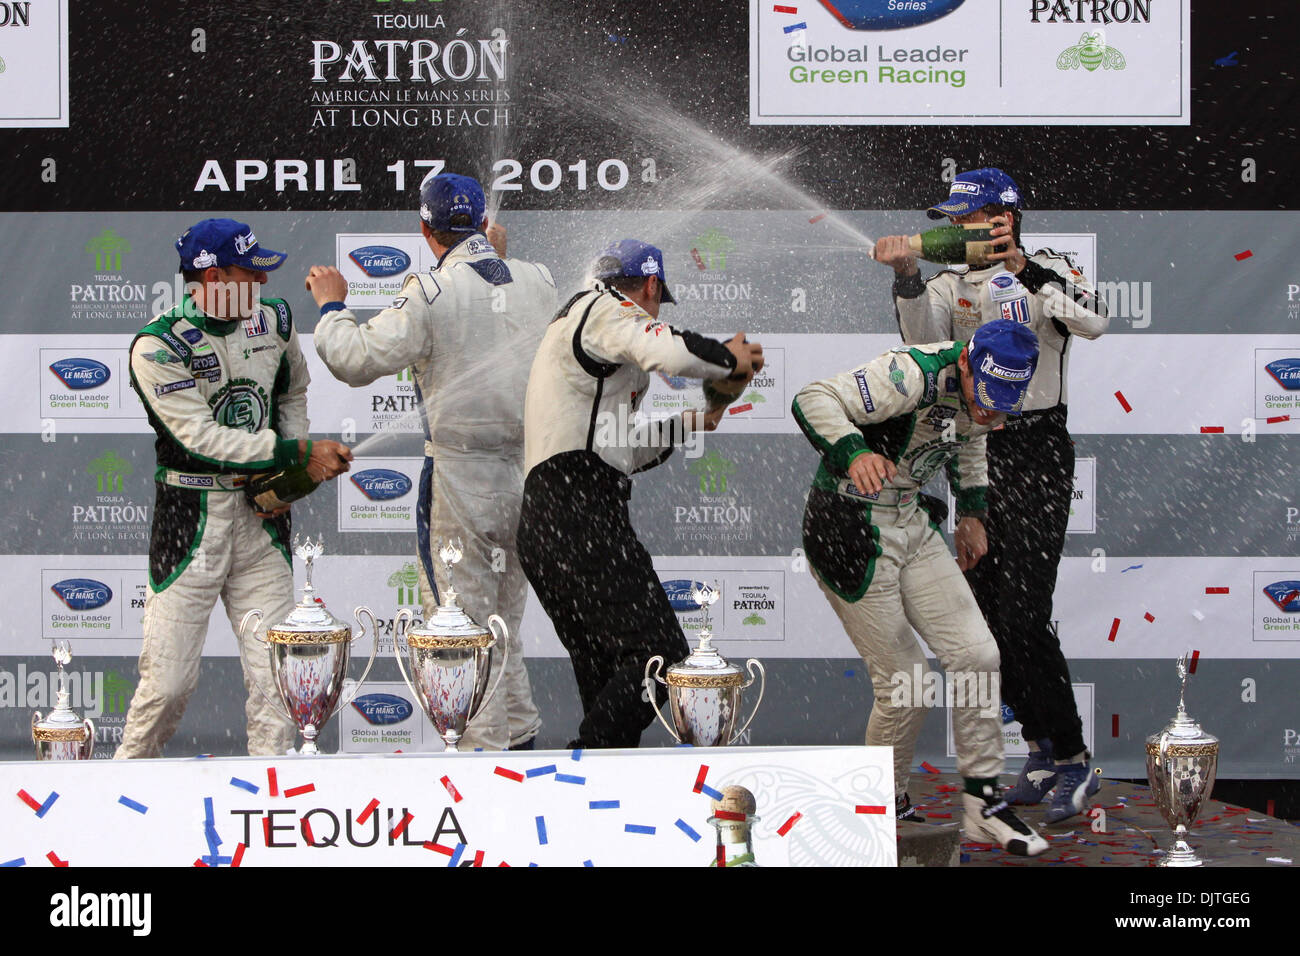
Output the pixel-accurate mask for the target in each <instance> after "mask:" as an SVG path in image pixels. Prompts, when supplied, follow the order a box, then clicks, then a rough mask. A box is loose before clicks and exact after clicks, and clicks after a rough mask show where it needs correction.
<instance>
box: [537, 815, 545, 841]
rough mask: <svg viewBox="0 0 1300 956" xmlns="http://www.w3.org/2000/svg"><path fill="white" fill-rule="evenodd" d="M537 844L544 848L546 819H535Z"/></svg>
mask: <svg viewBox="0 0 1300 956" xmlns="http://www.w3.org/2000/svg"><path fill="white" fill-rule="evenodd" d="M537 842H538V843H540V844H541V845H542V846H546V817H538V818H537Z"/></svg>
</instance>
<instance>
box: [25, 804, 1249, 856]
mask: <svg viewBox="0 0 1300 956" xmlns="http://www.w3.org/2000/svg"><path fill="white" fill-rule="evenodd" d="M1272 805H1273V801H1272V800H1270V801H1269V806H1270V807H1272ZM45 859H47V860H49V861H50V862H51V863H53V864H54V865H55V866H67V865H68V861H67V860H60V859H59V856H58V854H57V853H55V852H54V851H53V850H51V851H50V852H49V853H47V854H45Z"/></svg>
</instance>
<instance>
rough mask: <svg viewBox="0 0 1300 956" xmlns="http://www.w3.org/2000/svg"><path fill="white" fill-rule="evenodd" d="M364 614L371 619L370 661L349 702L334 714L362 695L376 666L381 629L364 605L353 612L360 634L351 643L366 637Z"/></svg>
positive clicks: (353, 689) (373, 613) (394, 624)
mask: <svg viewBox="0 0 1300 956" xmlns="http://www.w3.org/2000/svg"><path fill="white" fill-rule="evenodd" d="M362 612H365V615H366V617H368V618H370V637H371V641H370V660H368V661H366V669H365V670H364V671H362V672H361V680H359V681H357V683H356V685H355V686H354V687H353V688H352V696H351V697H349V698H348V699H347V700H345V701H342V702H340V703H339V705H338V707H337V708H335V710H334V714H337V713H338V712H339V711H341V710H342V709H343V708H344V707H346V706H347V705H348V704H350V703H352V701H353V699H354V698H355V697H356V696H357V694H358V693H360V691H361V685H362V684H364V683H365V682H366V678H367V677H369V676H370V668H372V667H374V666H375V651H377V650H379V628H378V627H377V626H376V625H375V612H374V611H372V610H370V608H368V607H366V606H365V605H364V604H362V605H361V606H360V607H358V608H357V609H356V610H354V611H353V612H352V616H353V617H354V618H356V620H357V629H358V633H357V636H356V637H354V638H352V640H351V641H350V642H349V643H351V644H355V643H356V642H357V641H359V640H361V638H363V637H365V636H366V626H365V625H364V624H363V623H362V622H361V614H362ZM408 613H409V612H408ZM393 626H394V627H396V626H397V624H396V621H394V623H393ZM334 714H331V715H330V716H331V717H333V716H334Z"/></svg>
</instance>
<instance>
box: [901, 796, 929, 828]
mask: <svg viewBox="0 0 1300 956" xmlns="http://www.w3.org/2000/svg"><path fill="white" fill-rule="evenodd" d="M894 818H895V819H896V820H900V821H906V822H908V823H924V822H925V817H923V816H921V812H920V811H919V810H917V808H916V807H914V806H912V798H911V797H909V796H908V795H907V794H903V795H902V796H901V797H895V798H894Z"/></svg>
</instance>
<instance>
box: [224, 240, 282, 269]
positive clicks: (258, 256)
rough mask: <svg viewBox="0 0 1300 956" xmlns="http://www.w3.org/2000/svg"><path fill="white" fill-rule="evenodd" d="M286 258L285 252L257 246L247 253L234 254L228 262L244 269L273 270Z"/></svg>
mask: <svg viewBox="0 0 1300 956" xmlns="http://www.w3.org/2000/svg"><path fill="white" fill-rule="evenodd" d="M288 258H289V254H288V253H287V252H276V251H275V250H273V249H263V248H262V247H261V246H258V247H257V248H256V249H254V250H253V252H252V253H251V254H249V255H246V256H235V258H234V259H232V260H231V261H230V264H231V265H232V266H243V267H244V268H245V269H252V270H254V271H256V272H274V271H275V270H276V269H278V268H280V266H282V265H284V260H285V259H288Z"/></svg>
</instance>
